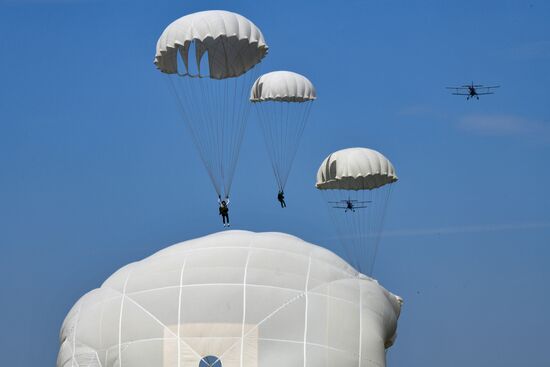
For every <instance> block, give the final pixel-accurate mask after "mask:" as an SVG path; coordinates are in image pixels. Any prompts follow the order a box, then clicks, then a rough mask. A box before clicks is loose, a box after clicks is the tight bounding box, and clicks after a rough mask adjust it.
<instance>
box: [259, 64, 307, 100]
mask: <svg viewBox="0 0 550 367" xmlns="http://www.w3.org/2000/svg"><path fill="white" fill-rule="evenodd" d="M316 98H317V93H316V91H315V87H314V86H313V83H311V82H310V81H309V79H308V78H306V77H305V76H303V75H300V74H297V73H293V72H291V71H273V72H271V73H267V74H264V75H262V76H261V77H259V78H258V79H257V80H256V82H255V83H254V85H253V86H252V90H251V91H250V101H252V102H263V101H278V102H307V101H313V100H315V99H316Z"/></svg>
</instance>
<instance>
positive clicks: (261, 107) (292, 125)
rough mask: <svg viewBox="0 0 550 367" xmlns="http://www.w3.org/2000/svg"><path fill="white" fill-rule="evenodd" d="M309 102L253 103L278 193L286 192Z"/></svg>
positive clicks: (309, 109) (306, 117)
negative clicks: (279, 191)
mask: <svg viewBox="0 0 550 367" xmlns="http://www.w3.org/2000/svg"><path fill="white" fill-rule="evenodd" d="M312 102H313V101H306V102H286V101H261V102H259V101H257V102H253V103H254V106H255V109H256V111H257V113H258V117H259V118H258V119H259V122H260V127H261V129H262V134H263V137H264V140H265V143H266V148H267V151H268V155H269V158H270V161H271V167H272V169H273V173H274V175H275V179H276V182H277V186H278V188H279V190H281V191H284V188H285V186H286V182H287V180H288V176H289V174H290V170H291V167H292V164H293V162H294V159H295V157H296V153H297V150H298V147H299V143H300V140H301V137H302V135H303V132H304V130H305V127H306V124H307V121H308V118H309V113H310V111H311V104H312Z"/></svg>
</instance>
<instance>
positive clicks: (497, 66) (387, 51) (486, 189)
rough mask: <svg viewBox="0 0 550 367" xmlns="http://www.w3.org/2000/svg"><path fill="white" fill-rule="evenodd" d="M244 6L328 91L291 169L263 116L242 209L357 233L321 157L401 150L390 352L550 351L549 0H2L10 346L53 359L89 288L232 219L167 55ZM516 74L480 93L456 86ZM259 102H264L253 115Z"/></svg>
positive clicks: (240, 196)
mask: <svg viewBox="0 0 550 367" xmlns="http://www.w3.org/2000/svg"><path fill="white" fill-rule="evenodd" d="M206 9H226V10H231V11H235V12H238V13H241V14H243V15H245V16H246V17H248V18H250V19H251V20H253V21H254V22H255V23H256V24H257V25H258V26H259V27H260V28H261V29H262V31H263V33H264V36H265V38H266V40H267V43H268V44H269V46H270V53H269V55H268V57H267V58H266V59H265V64H264V65H263V67H262V71H264V72H265V71H270V70H278V69H283V70H284V69H288V70H292V71H296V72H299V73H302V74H304V75H306V76H308V77H309V78H310V79H311V80H312V81H313V82H314V84H315V85H316V87H317V91H318V97H319V99H318V100H317V101H316V102H315V103H316V105H315V106H314V109H313V111H312V115H311V118H310V124H309V125H308V128H307V130H306V133H305V139H304V140H303V144H302V145H301V147H300V150H299V152H298V156H297V158H296V161H295V165H294V168H293V171H292V173H291V176H290V179H289V182H288V185H287V203H288V208H287V209H285V210H281V209H280V208H278V207H277V205H278V203H277V202H276V200H275V197H274V196H275V193H276V186H275V181H274V178H273V177H272V173H271V168H270V166H269V164H268V160H267V159H268V158H267V154H266V153H265V149H264V146H263V141H262V138H261V132H260V130H259V127H258V125H257V121H255V119H252V120H251V121H250V124H249V129H248V130H247V134H246V136H245V141H244V143H243V146H242V151H241V159H240V161H239V165H238V167H237V173H236V177H235V181H234V184H233V194H232V195H233V198H232V208H231V213H232V219H233V226H234V227H235V228H240V229H249V230H254V231H265V230H275V231H283V232H288V233H291V234H294V235H297V236H300V237H302V238H304V239H306V240H309V241H311V242H314V243H317V244H322V245H325V246H327V247H329V248H331V249H332V250H334V251H336V252H337V253H340V254H341V253H342V250H341V249H340V248H339V247H338V246H337V244H336V241H335V239H334V232H333V231H332V228H331V222H330V220H329V216H328V213H327V212H326V208H325V205H324V203H323V202H322V197H321V195H320V194H319V193H317V192H316V190H315V189H314V187H313V185H314V176H315V173H316V170H317V167H318V165H319V164H320V162H321V161H322V160H323V158H324V157H325V156H326V155H327V154H328V153H330V152H332V151H334V150H337V149H341V148H345V147H350V146H368V147H372V148H374V149H377V150H380V151H382V152H384V153H385V154H386V155H387V156H388V157H389V158H390V159H391V160H392V161H393V163H394V165H395V166H396V168H397V171H398V174H399V177H400V181H399V182H398V183H397V184H396V185H395V188H394V191H393V196H392V201H391V204H390V208H389V211H388V217H387V221H386V229H387V233H386V236H384V238H383V240H382V243H381V247H380V252H379V257H378V262H377V264H376V269H375V276H376V277H377V278H378V279H379V280H380V282H381V283H382V284H383V285H384V286H386V287H387V288H388V289H390V290H391V291H393V292H394V293H396V294H399V295H400V296H402V297H403V298H404V299H405V306H404V308H403V313H402V316H401V320H400V325H399V337H398V339H397V343H396V345H395V346H394V347H393V349H392V350H391V352H390V353H389V363H390V365H391V366H404V365H407V366H423V367H425V366H442V365H444V366H447V367H453V366H464V365H468V366H488V365H499V366H502V367H507V366H518V365H530V366H547V365H548V364H549V363H550V357H549V356H548V353H547V343H548V334H547V330H548V329H549V328H550V315H549V313H548V312H547V310H548V304H549V303H550V287H548V281H549V280H550V268H549V267H548V260H549V259H550V209H549V204H550V199H549V195H548V192H547V188H548V187H550V173H549V172H548V162H549V158H550V104H549V103H548V96H549V95H550V72H549V70H548V69H549V68H548V65H550V23H549V22H548V19H549V18H550V3H549V2H547V1H543V0H538V1H535V0H534V1H469V0H468V1H464V0H463V1H446V2H442V1H415V2H411V1H384V2H382V1H376V2H375V1H346V2H328V1H326V2H325V1H318V2H305V1H302V2H297V1H277V2H272V1H271V2H267V1H231V2H229V1H225V2H223V1H187V2H184V1H99V0H97V1H94V0H87V1H71V0H59V1H56V0H28V1H26V0H7V1H6V0H0V35H1V36H0V53H1V55H2V57H1V58H0V85H1V87H0V113H1V114H0V174H1V179H0V203H1V205H0V216H1V218H0V219H1V220H0V247H1V249H2V256H1V257H0V275H1V276H2V278H3V281H2V282H1V284H0V294H1V295H2V296H1V297H0V315H2V316H0V317H1V324H2V326H3V328H2V331H1V332H0V351H1V353H0V354H1V355H2V365H6V366H8V365H9V366H34V365H52V364H54V363H55V358H56V354H57V348H58V340H57V336H58V330H59V327H60V325H61V322H62V320H63V318H64V316H65V314H66V312H67V311H68V310H69V308H70V307H71V305H72V304H73V303H74V302H75V301H76V300H77V299H78V297H79V296H81V295H82V294H83V293H85V292H86V291H88V290H90V289H92V288H95V287H97V286H99V285H100V283H101V282H102V281H103V280H104V279H105V278H106V277H107V276H109V275H110V274H111V273H112V272H114V271H115V270H116V269H118V268H119V267H120V266H122V265H124V264H126V263H128V262H131V261H135V260H138V259H140V258H143V257H145V256H147V255H149V254H151V253H153V252H154V251H156V250H159V249H161V248H163V247H166V246H168V245H171V244H173V243H176V242H179V241H182V240H185V239H189V238H193V237H196V236H199V235H203V234H207V233H211V232H215V231H218V230H221V229H222V227H221V224H220V220H219V217H218V215H217V208H216V202H215V199H216V198H215V194H214V193H213V189H212V187H211V185H210V183H209V179H208V177H207V174H206V171H205V170H204V168H203V167H202V165H201V164H200V160H199V157H198V155H197V154H196V152H195V149H194V147H193V146H192V142H191V140H190V139H189V137H188V136H187V134H186V130H185V126H184V124H183V122H182V121H181V118H180V115H179V114H178V111H177V107H176V103H175V101H174V99H173V97H172V96H171V94H170V92H169V90H168V88H167V86H166V83H165V82H164V80H163V78H162V76H161V75H160V73H159V72H158V71H157V70H156V69H155V68H154V66H153V64H152V60H153V56H154V52H155V44H156V40H157V38H158V36H159V35H160V33H161V32H162V30H163V28H164V27H165V26H166V25H167V24H168V23H169V22H171V21H172V20H174V19H176V18H178V17H179V16H182V15H184V14H187V13H190V12H194V11H199V10H206ZM470 81H475V82H479V83H483V84H493V83H497V84H501V85H502V88H501V89H500V90H498V93H497V94H495V95H493V96H487V97H483V98H482V99H481V100H480V101H466V100H464V99H463V98H462V97H456V96H452V95H450V94H449V93H448V91H446V90H445V89H444V87H445V86H447V85H460V84H464V83H467V82H470ZM252 116H253V117H254V115H252Z"/></svg>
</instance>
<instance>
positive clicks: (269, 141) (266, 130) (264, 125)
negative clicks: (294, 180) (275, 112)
mask: <svg viewBox="0 0 550 367" xmlns="http://www.w3.org/2000/svg"><path fill="white" fill-rule="evenodd" d="M253 104H254V108H255V109H256V112H257V114H258V117H259V118H258V120H259V121H260V127H261V130H262V135H263V137H264V141H265V142H266V147H267V154H268V155H269V161H270V163H271V168H272V169H273V174H274V175H275V180H276V181H277V187H278V189H279V190H282V188H281V184H280V182H281V181H280V178H279V172H278V170H277V167H276V164H275V157H274V152H273V149H272V148H271V147H273V145H274V144H273V134H272V133H271V129H270V126H269V123H268V122H267V121H268V120H267V117H266V116H265V114H266V113H267V112H266V111H265V109H264V108H263V107H261V106H260V104H259V102H253Z"/></svg>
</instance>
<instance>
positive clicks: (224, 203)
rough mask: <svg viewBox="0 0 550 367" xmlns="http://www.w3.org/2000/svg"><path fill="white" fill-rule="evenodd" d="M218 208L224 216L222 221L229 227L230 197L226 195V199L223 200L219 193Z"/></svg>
mask: <svg viewBox="0 0 550 367" xmlns="http://www.w3.org/2000/svg"><path fill="white" fill-rule="evenodd" d="M218 204H219V205H220V207H219V208H218V210H219V213H220V215H221V216H222V222H223V226H224V227H229V207H228V205H229V197H228V196H226V197H225V200H222V197H221V195H218Z"/></svg>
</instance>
